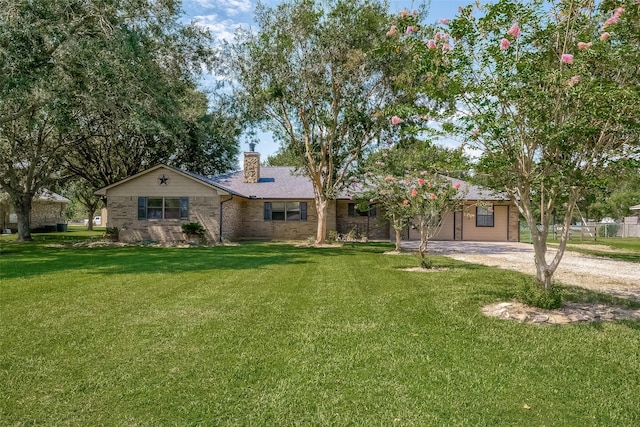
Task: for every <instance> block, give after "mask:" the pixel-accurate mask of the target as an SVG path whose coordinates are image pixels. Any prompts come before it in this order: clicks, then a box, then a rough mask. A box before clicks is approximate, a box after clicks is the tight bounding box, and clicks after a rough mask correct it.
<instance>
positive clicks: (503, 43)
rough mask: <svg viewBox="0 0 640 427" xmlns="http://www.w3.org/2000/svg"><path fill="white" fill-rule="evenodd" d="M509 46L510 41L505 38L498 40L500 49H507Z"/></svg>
mask: <svg viewBox="0 0 640 427" xmlns="http://www.w3.org/2000/svg"><path fill="white" fill-rule="evenodd" d="M509 46H511V43H510V42H509V40H507V39H502V40H500V50H507V49H509Z"/></svg>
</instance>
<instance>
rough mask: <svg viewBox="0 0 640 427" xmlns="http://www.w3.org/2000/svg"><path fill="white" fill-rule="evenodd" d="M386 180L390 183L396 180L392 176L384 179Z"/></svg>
mask: <svg viewBox="0 0 640 427" xmlns="http://www.w3.org/2000/svg"><path fill="white" fill-rule="evenodd" d="M384 180H385V181H387V182H389V181H393V180H394V178H393V177H392V176H391V175H387V176H385V177H384Z"/></svg>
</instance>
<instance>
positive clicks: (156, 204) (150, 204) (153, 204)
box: [147, 197, 162, 208]
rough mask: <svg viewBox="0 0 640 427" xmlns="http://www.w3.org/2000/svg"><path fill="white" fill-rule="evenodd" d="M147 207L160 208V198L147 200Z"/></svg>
mask: <svg viewBox="0 0 640 427" xmlns="http://www.w3.org/2000/svg"><path fill="white" fill-rule="evenodd" d="M147 206H148V207H150V208H162V197H149V198H147Z"/></svg>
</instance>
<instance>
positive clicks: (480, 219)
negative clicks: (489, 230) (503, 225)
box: [476, 206, 493, 227]
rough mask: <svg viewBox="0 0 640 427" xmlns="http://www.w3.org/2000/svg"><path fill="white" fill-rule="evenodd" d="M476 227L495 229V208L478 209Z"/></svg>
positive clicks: (479, 207)
mask: <svg viewBox="0 0 640 427" xmlns="http://www.w3.org/2000/svg"><path fill="white" fill-rule="evenodd" d="M476 227H493V206H487V207H482V206H477V207H476Z"/></svg>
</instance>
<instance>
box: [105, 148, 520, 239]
mask: <svg viewBox="0 0 640 427" xmlns="http://www.w3.org/2000/svg"><path fill="white" fill-rule="evenodd" d="M294 172H295V171H294V169H293V168H289V167H262V166H260V155H259V154H258V153H257V152H254V151H250V152H246V153H245V157H244V169H243V170H242V171H238V172H232V173H229V174H224V175H219V176H216V177H205V176H202V175H198V174H194V173H190V172H187V171H184V170H181V169H177V168H173V167H170V166H166V165H158V166H155V167H153V168H150V169H148V170H146V171H143V172H141V173H139V174H137V175H134V176H131V177H129V178H126V179H124V180H122V181H120V182H117V183H115V184H112V185H110V186H108V187H105V188H102V189H100V190H98V191H97V192H96V194H98V195H100V196H101V197H103V198H104V199H105V201H106V206H107V211H108V215H109V216H108V220H107V224H106V225H107V227H118V228H119V229H120V240H123V241H145V240H147V241H181V240H183V239H184V237H183V236H182V232H181V225H182V224H183V223H186V222H199V223H201V224H202V225H203V226H204V227H205V229H206V230H207V231H206V238H207V240H209V241H219V240H221V239H226V240H239V239H292V240H301V239H306V238H309V237H315V235H316V229H317V215H316V209H315V203H314V197H313V186H312V184H311V181H310V180H309V179H308V178H306V177H304V176H301V175H299V174H295V173H294ZM456 182H457V181H456ZM461 183H462V184H463V185H464V186H468V184H467V183H464V182H462V181H461ZM469 190H470V191H469V192H468V194H469V195H471V196H473V197H476V198H479V197H484V199H483V200H486V201H487V202H488V203H486V204H484V205H483V206H484V208H480V207H477V208H476V207H475V201H476V199H474V198H469V197H468V199H469V200H468V201H467V202H466V209H465V210H464V212H458V213H457V214H456V216H455V217H453V216H452V218H451V220H450V221H448V223H447V224H445V228H444V229H443V232H442V233H441V234H442V236H441V238H442V239H454V238H455V239H462V240H517V239H518V213H517V209H515V207H514V206H513V205H511V204H510V202H509V201H508V200H507V199H505V198H504V197H498V198H495V197H493V198H492V197H491V196H489V193H488V192H486V191H485V192H482V190H480V189H478V187H473V186H469ZM472 207H473V209H472ZM478 209H479V210H478ZM471 211H473V212H471ZM478 215H480V216H479V218H480V219H479V220H476V219H473V218H476V217H478ZM478 221H479V222H478ZM327 230H336V231H337V232H339V233H347V232H349V231H351V230H354V231H355V232H356V234H359V235H366V236H367V237H368V238H369V239H374V240H388V239H389V238H390V236H391V234H392V233H391V230H390V227H389V224H388V222H386V221H385V220H384V219H383V216H382V213H381V212H377V209H376V205H375V204H371V205H370V207H369V210H368V211H365V212H360V211H359V210H358V209H357V206H356V204H355V203H354V201H352V200H350V199H349V198H348V197H347V196H344V197H338V198H337V200H335V201H332V202H331V203H329V207H328V212H327ZM413 234H415V233H412V232H408V235H407V237H408V238H413V237H414V236H413Z"/></svg>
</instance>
